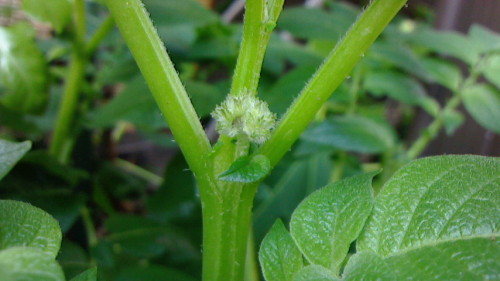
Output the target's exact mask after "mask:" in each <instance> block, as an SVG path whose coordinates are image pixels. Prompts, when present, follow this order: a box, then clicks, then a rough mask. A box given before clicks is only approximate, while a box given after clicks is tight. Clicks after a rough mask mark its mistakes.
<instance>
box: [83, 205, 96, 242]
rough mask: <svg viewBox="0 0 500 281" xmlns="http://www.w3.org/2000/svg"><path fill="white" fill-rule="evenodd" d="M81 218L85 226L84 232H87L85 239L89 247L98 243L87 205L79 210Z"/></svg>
mask: <svg viewBox="0 0 500 281" xmlns="http://www.w3.org/2000/svg"><path fill="white" fill-rule="evenodd" d="M80 213H81V215H82V219H83V225H84V226H85V232H86V233H87V241H88V244H89V247H94V246H96V245H97V243H98V239H97V234H96V231H95V226H94V223H93V222H92V218H91V217H90V211H89V209H88V208H87V207H83V208H82V209H81V210H80Z"/></svg>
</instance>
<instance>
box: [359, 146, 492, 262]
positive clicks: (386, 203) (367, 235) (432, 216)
mask: <svg viewBox="0 0 500 281" xmlns="http://www.w3.org/2000/svg"><path fill="white" fill-rule="evenodd" d="M498 175H500V159H497V158H488V157H480V156H471V155H466V156H438V157H429V158H423V159H419V160H416V161H413V162H411V163H409V164H407V165H406V166H404V167H403V168H401V169H400V170H399V171H397V172H396V173H395V174H394V176H393V177H392V178H391V179H390V180H389V181H388V182H387V183H386V184H385V185H384V187H383V188H382V191H381V192H380V193H379V195H378V196H377V199H376V203H375V207H374V210H373V214H372V216H371V217H370V219H369V221H368V223H367V226H366V228H365V229H364V232H363V233H362V235H361V238H360V239H359V240H358V247H359V250H372V251H374V252H376V253H378V254H379V255H381V256H388V255H394V254H397V253H399V252H401V251H405V250H409V249H416V248H419V247H422V246H427V245H433V244H436V243H439V242H442V241H446V240H450V239H458V240H459V239H463V238H465V237H477V236H481V235H491V234H492V233H496V232H498V227H499V225H498V221H499V219H500V212H499V209H498V204H499V202H500V189H499V188H498V186H499V185H500V178H499V177H498Z"/></svg>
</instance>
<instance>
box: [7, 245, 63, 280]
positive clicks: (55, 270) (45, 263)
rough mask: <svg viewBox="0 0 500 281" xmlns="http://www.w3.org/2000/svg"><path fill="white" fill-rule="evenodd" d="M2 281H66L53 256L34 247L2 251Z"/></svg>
mask: <svg viewBox="0 0 500 281" xmlns="http://www.w3.org/2000/svg"><path fill="white" fill-rule="evenodd" d="M0 279H1V280H2V281H24V280H28V281H34V280H36V281H65V278H64V273H63V271H62V269H61V267H60V266H59V264H57V262H56V261H55V259H54V256H53V254H49V253H47V252H46V251H42V250H40V248H32V247H26V246H22V247H12V248H9V249H5V250H1V251H0Z"/></svg>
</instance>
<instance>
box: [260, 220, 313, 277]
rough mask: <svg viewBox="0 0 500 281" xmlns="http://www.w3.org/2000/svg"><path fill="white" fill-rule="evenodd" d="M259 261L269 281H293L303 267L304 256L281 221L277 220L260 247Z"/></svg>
mask: <svg viewBox="0 0 500 281" xmlns="http://www.w3.org/2000/svg"><path fill="white" fill-rule="evenodd" d="M259 261H260V265H261V267H262V272H263V274H264V277H265V278H266V280H267V281H292V280H293V279H292V278H293V276H294V274H295V272H297V271H299V270H300V269H301V268H302V267H303V266H304V264H303V261H302V254H301V253H300V251H299V248H297V245H295V242H294V241H293V239H292V237H291V236H290V234H289V233H288V231H287V230H286V228H285V225H283V222H281V220H277V221H276V222H275V223H274V225H273V227H272V228H271V230H270V231H269V233H267V235H266V237H265V238H264V240H262V244H261V245H260V251H259Z"/></svg>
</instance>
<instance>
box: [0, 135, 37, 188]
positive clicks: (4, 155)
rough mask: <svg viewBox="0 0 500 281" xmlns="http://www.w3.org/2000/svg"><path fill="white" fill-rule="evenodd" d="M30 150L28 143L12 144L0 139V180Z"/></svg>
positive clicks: (29, 143)
mask: <svg viewBox="0 0 500 281" xmlns="http://www.w3.org/2000/svg"><path fill="white" fill-rule="evenodd" d="M30 148H31V142H30V141H25V142H21V143H14V142H10V141H6V140H2V139H0V180H1V179H2V178H3V177H4V176H5V175H6V174H7V173H8V172H9V171H10V169H12V167H14V165H15V164H16V163H17V161H19V159H21V157H23V155H24V154H25V153H26V152H28V150H30Z"/></svg>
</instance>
